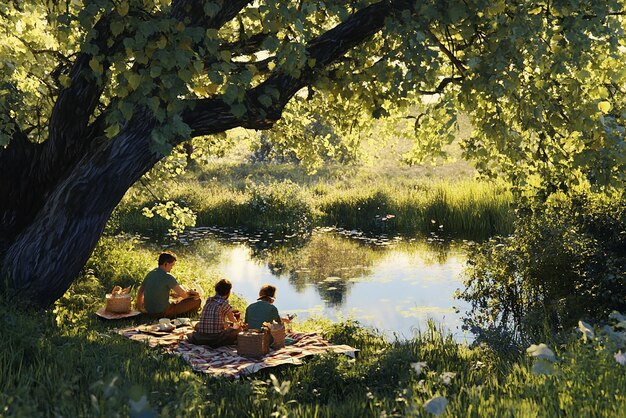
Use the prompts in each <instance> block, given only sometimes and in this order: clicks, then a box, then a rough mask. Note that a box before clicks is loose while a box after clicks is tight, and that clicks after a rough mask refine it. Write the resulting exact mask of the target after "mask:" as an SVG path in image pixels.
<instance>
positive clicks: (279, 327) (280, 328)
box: [271, 324, 285, 349]
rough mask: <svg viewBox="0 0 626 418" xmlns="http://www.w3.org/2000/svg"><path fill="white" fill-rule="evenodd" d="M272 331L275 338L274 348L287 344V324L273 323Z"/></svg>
mask: <svg viewBox="0 0 626 418" xmlns="http://www.w3.org/2000/svg"><path fill="white" fill-rule="evenodd" d="M271 333H272V338H273V339H274V342H273V343H272V348H274V349H278V348H283V347H284V346H285V326H284V325H283V324H272V328H271Z"/></svg>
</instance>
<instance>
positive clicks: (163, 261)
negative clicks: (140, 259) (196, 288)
mask: <svg viewBox="0 0 626 418" xmlns="http://www.w3.org/2000/svg"><path fill="white" fill-rule="evenodd" d="M174 264H176V254H174V253H173V252H171V251H165V252H163V253H161V255H159V266H158V267H157V268H155V269H154V270H152V271H150V272H149V273H148V274H147V275H146V278H145V279H144V280H143V283H142V284H141V287H140V288H139V291H138V292H137V303H136V304H137V309H139V310H140V311H141V312H143V313H145V314H148V315H150V316H152V317H159V318H161V317H166V318H173V317H175V316H178V315H182V314H185V313H189V312H194V311H197V310H198V309H199V308H200V302H201V301H200V295H199V294H198V293H197V292H192V291H189V292H188V291H187V290H185V289H184V288H183V287H182V286H181V285H179V284H178V282H177V281H176V279H175V278H174V276H172V275H171V274H170V271H172V268H173V267H174ZM170 291H172V292H173V293H175V295H176V298H175V299H173V300H171V301H170Z"/></svg>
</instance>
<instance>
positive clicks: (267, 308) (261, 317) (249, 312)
mask: <svg viewBox="0 0 626 418" xmlns="http://www.w3.org/2000/svg"><path fill="white" fill-rule="evenodd" d="M275 295H276V287H275V286H272V285H271V284H265V285H263V286H262V287H261V291H260V292H259V298H258V299H257V301H256V302H254V303H253V304H251V305H250V306H248V308H247V309H246V320H245V322H246V323H247V324H248V328H256V329H261V327H262V326H263V322H270V323H271V322H272V321H276V322H278V323H279V324H280V323H281V318H280V315H279V314H278V309H277V308H276V306H274V296H275Z"/></svg>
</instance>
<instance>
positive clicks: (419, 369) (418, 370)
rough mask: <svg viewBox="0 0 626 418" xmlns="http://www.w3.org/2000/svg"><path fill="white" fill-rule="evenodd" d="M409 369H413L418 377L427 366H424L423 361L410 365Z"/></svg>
mask: <svg viewBox="0 0 626 418" xmlns="http://www.w3.org/2000/svg"><path fill="white" fill-rule="evenodd" d="M411 367H413V370H415V373H417V376H418V377H419V376H420V375H421V374H422V372H423V371H424V369H425V368H426V367H428V364H426V362H425V361H418V362H417V363H411Z"/></svg>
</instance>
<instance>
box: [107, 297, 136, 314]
mask: <svg viewBox="0 0 626 418" xmlns="http://www.w3.org/2000/svg"><path fill="white" fill-rule="evenodd" d="M106 299H107V305H106V310H107V311H109V312H114V313H126V312H130V300H131V297H130V295H129V294H115V295H114V294H110V293H107V296H106Z"/></svg>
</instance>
